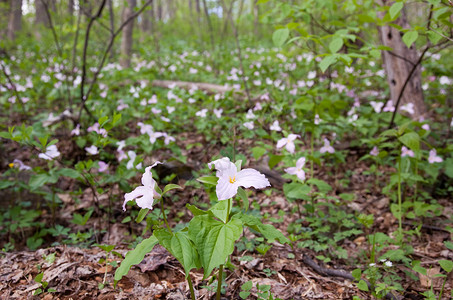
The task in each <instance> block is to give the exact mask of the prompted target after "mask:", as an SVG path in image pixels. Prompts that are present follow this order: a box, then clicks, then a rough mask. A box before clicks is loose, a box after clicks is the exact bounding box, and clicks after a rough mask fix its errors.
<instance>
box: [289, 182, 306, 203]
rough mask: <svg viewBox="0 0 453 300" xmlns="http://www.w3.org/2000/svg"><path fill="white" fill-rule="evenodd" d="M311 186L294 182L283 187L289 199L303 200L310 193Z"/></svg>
mask: <svg viewBox="0 0 453 300" xmlns="http://www.w3.org/2000/svg"><path fill="white" fill-rule="evenodd" d="M310 190H311V188H310V186H309V185H308V184H304V183H298V182H292V183H285V184H284V185H283V191H284V193H285V196H286V197H287V198H294V199H303V198H305V197H307V196H308V194H309V193H310Z"/></svg>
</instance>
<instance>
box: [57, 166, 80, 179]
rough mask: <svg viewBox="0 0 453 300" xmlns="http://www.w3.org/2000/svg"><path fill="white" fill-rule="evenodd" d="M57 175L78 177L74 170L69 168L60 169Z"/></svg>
mask: <svg viewBox="0 0 453 300" xmlns="http://www.w3.org/2000/svg"><path fill="white" fill-rule="evenodd" d="M57 173H58V174H60V175H61V176H65V177H69V178H79V177H80V173H79V172H77V171H76V170H74V169H69V168H63V169H60V170H58V172H57Z"/></svg>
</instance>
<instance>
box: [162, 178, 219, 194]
mask: <svg viewBox="0 0 453 300" xmlns="http://www.w3.org/2000/svg"><path fill="white" fill-rule="evenodd" d="M216 178H217V177H216ZM174 189H182V187H180V186H179V185H177V184H173V183H170V184H167V185H166V186H165V187H164V192H163V193H162V195H163V194H165V193H166V192H168V191H171V190H174Z"/></svg>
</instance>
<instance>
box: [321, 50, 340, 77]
mask: <svg viewBox="0 0 453 300" xmlns="http://www.w3.org/2000/svg"><path fill="white" fill-rule="evenodd" d="M337 60H338V58H337V56H336V55H333V54H331V55H327V56H326V57H324V58H323V59H322V61H321V62H320V63H319V67H320V68H321V71H322V72H323V73H324V72H325V71H326V70H327V68H328V67H330V65H332V64H334V63H336V62H337Z"/></svg>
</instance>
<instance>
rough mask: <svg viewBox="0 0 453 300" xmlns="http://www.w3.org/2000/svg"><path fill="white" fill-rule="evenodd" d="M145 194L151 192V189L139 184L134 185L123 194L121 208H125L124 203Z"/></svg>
mask: <svg viewBox="0 0 453 300" xmlns="http://www.w3.org/2000/svg"><path fill="white" fill-rule="evenodd" d="M145 194H151V195H152V194H153V191H152V190H151V188H149V187H145V186H139V187H136V188H135V189H134V190H133V191H132V192H130V193H126V194H124V203H123V210H124V211H125V210H126V203H127V202H129V201H131V200H134V199H135V198H138V197H140V196H143V195H145Z"/></svg>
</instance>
